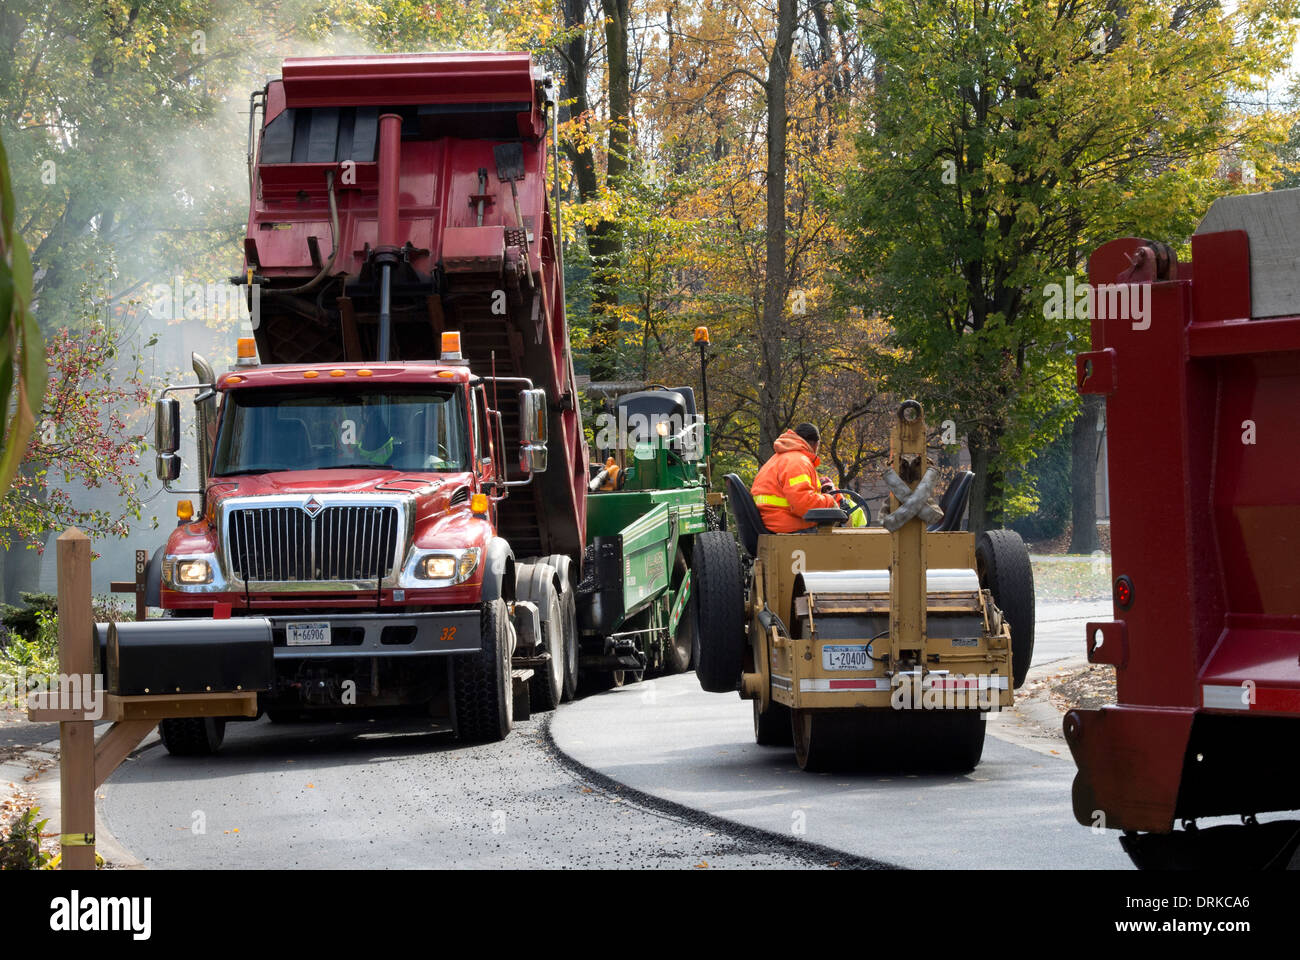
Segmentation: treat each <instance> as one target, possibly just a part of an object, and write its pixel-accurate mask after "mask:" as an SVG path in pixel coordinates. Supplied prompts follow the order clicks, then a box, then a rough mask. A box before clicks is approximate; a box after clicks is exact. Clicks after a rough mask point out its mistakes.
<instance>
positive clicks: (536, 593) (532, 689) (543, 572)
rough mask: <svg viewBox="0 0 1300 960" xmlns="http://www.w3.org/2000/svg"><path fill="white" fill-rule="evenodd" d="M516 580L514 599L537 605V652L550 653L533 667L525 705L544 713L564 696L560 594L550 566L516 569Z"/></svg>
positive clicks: (551, 708)
mask: <svg viewBox="0 0 1300 960" xmlns="http://www.w3.org/2000/svg"><path fill="white" fill-rule="evenodd" d="M518 569H519V576H518V579H517V580H516V581H515V599H516V600H531V601H532V602H533V603H535V604H537V617H538V620H539V621H540V622H541V628H542V637H541V644H540V647H541V649H539V650H538V651H536V652H537V653H543V652H544V653H549V654H550V655H551V658H550V660H548V661H547V662H546V664H545V665H544V666H541V667H534V668H533V676H532V679H531V680H529V681H528V703H529V707H530V709H531V711H532V712H533V713H544V712H545V711H547V710H554V709H555V708H556V707H558V706H559V705H560V700H561V698H562V697H563V696H564V673H565V662H566V659H567V656H566V652H565V649H564V646H565V644H564V634H565V630H564V626H565V625H564V609H563V607H562V606H561V604H560V595H559V594H558V593H557V592H556V590H555V576H556V574H555V568H554V567H552V566H551V565H550V564H549V563H528V564H521V565H520V566H519V568H518Z"/></svg>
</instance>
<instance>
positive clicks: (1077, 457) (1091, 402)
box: [1070, 394, 1102, 553]
mask: <svg viewBox="0 0 1300 960" xmlns="http://www.w3.org/2000/svg"><path fill="white" fill-rule="evenodd" d="M1101 411H1102V398H1101V397H1099V396H1097V395H1095V394H1086V395H1085V396H1084V397H1083V406H1082V407H1081V408H1080V410H1079V415H1078V416H1077V417H1075V418H1074V428H1073V433H1072V435H1071V437H1070V507H1071V509H1070V515H1071V517H1072V518H1073V521H1074V523H1073V528H1072V530H1071V533H1070V553H1092V552H1093V551H1094V550H1099V549H1100V548H1101V543H1100V541H1099V540H1098V538H1097V448H1098V440H1099V438H1100V433H1099V432H1098V430H1097V427H1098V425H1099V423H1100V422H1101Z"/></svg>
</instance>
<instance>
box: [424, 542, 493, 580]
mask: <svg viewBox="0 0 1300 960" xmlns="http://www.w3.org/2000/svg"><path fill="white" fill-rule="evenodd" d="M478 557H479V548H478V547H470V548H469V549H468V550H458V551H456V552H455V553H431V554H429V555H428V556H426V557H421V558H420V559H419V560H418V561H417V562H416V564H415V576H416V577H417V578H418V579H420V580H450V581H452V582H453V583H460V582H461V581H462V580H464V579H466V578H467V577H468V576H469V575H470V574H471V573H473V572H474V568H475V567H477V566H478Z"/></svg>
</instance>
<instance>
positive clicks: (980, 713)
mask: <svg viewBox="0 0 1300 960" xmlns="http://www.w3.org/2000/svg"><path fill="white" fill-rule="evenodd" d="M925 437H926V431H925V417H924V412H923V410H922V409H921V405H920V404H919V403H917V402H916V401H912V400H909V401H906V402H905V403H903V404H901V405H900V407H899V410H898V415H897V420H896V422H895V423H894V425H893V427H892V430H891V437H890V451H891V452H890V467H889V468H888V469H887V470H886V472H885V481H886V483H887V484H888V486H889V490H890V496H889V503H888V506H889V510H888V512H887V513H886V514H885V515H884V516H883V518H882V521H881V524H880V525H879V526H866V527H852V526H848V525H847V516H846V514H845V512H844V511H842V510H838V509H818V510H812V511H809V512H808V513H807V514H806V515H805V519H807V520H810V521H813V522H815V523H816V524H817V526H816V528H815V530H813V531H812V532H809V533H800V534H774V533H771V532H770V531H768V530H767V529H766V528H765V527H764V525H763V522H762V519H761V517H760V514H759V511H758V509H757V507H756V506H755V504H754V500H753V497H752V496H751V495H750V492H749V490H748V488H747V487H746V485H745V484H744V483H743V482H742V481H741V480H740V478H739V477H737V476H736V475H735V474H731V475H729V476H728V477H727V497H728V500H729V503H730V507H731V512H732V515H733V517H734V518H735V527H736V532H737V534H738V538H739V540H740V546H741V548H742V550H743V553H744V557H743V559H744V561H745V562H744V567H743V569H744V570H745V571H746V573H745V575H744V576H743V578H732V582H731V583H724V582H718V583H704V582H702V583H700V584H699V585H698V594H699V601H700V608H699V609H700V613H699V617H700V624H699V626H700V637H699V650H698V655H697V658H696V659H697V663H696V673H697V676H698V678H699V681H700V685H701V686H702V687H703V688H704V689H705V690H707V691H709V692H714V693H724V692H727V693H733V692H739V694H740V696H741V697H742V698H743V699H746V700H751V701H753V705H754V734H755V737H756V739H757V741H758V742H759V743H760V744H763V745H771V746H793V747H794V752H795V757H796V759H797V761H798V763H799V766H800V767H801V768H803V769H805V770H812V771H820V770H832V769H836V770H838V769H845V768H871V769H897V768H907V769H929V770H943V771H967V770H970V769H972V768H974V767H975V766H976V765H977V764H978V763H979V761H980V756H981V755H982V753H983V749H984V724H985V718H986V717H987V715H988V714H989V712H990V711H994V710H1000V709H1002V708H1003V707H1007V706H1010V705H1011V703H1012V701H1013V697H1014V692H1013V691H1014V690H1015V688H1017V687H1019V686H1020V685H1021V684H1022V683H1023V682H1024V679H1025V674H1026V672H1027V671H1028V669H1029V664H1030V660H1031V659H1032V656H1033V646H1034V581H1033V572H1032V570H1031V568H1030V564H1029V553H1028V551H1027V550H1026V548H1025V545H1024V543H1023V542H1022V541H1021V539H1020V537H1019V535H1018V534H1016V533H1014V532H1012V531H1009V530H992V531H986V532H984V533H981V534H979V535H978V536H976V535H975V534H973V533H970V532H967V531H965V530H963V529H961V526H962V523H961V517H962V515H963V513H964V512H965V507H966V500H967V499H968V497H969V490H970V484H971V481H972V479H973V474H970V473H969V472H960V473H958V475H957V476H956V478H955V479H954V480H953V481H952V482H951V483H950V485H949V486H948V488H947V491H946V492H945V493H944V495H943V496H942V498H940V499H939V500H938V501H936V500H935V498H934V487H935V484H936V481H937V479H938V470H937V468H936V467H935V466H934V465H933V464H931V463H930V462H929V460H928V458H927V454H926V440H925ZM837 492H839V493H843V494H845V495H846V496H847V497H848V498H849V499H850V500H852V501H854V502H855V503H858V504H859V505H861V506H863V507H864V509H865V507H866V504H865V502H864V501H862V500H861V498H860V497H859V496H858V495H857V494H855V493H852V492H849V491H837ZM712 546H714V547H716V548H720V544H719V545H712ZM733 549H734V548H733Z"/></svg>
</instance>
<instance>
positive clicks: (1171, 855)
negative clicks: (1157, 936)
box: [1064, 190, 1300, 867]
mask: <svg viewBox="0 0 1300 960" xmlns="http://www.w3.org/2000/svg"><path fill="white" fill-rule="evenodd" d="M1191 247H1192V260H1191V263H1179V262H1178V261H1177V259H1176V257H1174V255H1173V254H1172V252H1171V251H1170V249H1169V248H1168V247H1166V246H1165V245H1163V244H1160V243H1152V242H1149V241H1146V240H1138V239H1132V238H1130V239H1124V240H1116V241H1113V242H1111V243H1108V244H1106V245H1105V246H1103V247H1101V248H1100V249H1098V250H1097V251H1096V252H1095V253H1094V254H1093V256H1092V259H1091V261H1090V263H1089V274H1090V282H1091V286H1092V292H1093V294H1094V303H1095V304H1096V306H1095V307H1094V310H1093V313H1092V350H1091V351H1089V352H1086V353H1082V354H1080V355H1079V356H1078V358H1077V362H1078V368H1077V376H1078V387H1079V390H1080V391H1081V392H1083V393H1091V394H1099V395H1101V396H1104V397H1105V398H1106V426H1107V453H1108V461H1109V471H1110V476H1109V479H1110V490H1111V545H1112V556H1113V573H1114V575H1115V581H1114V610H1115V616H1114V619H1113V620H1109V621H1106V622H1100V623H1089V624H1088V625H1087V649H1088V659H1089V660H1091V661H1092V662H1093V663H1105V664H1111V665H1112V666H1114V667H1115V671H1116V678H1117V700H1118V702H1117V704H1116V705H1114V706H1108V707H1103V708H1101V709H1099V710H1073V711H1070V712H1069V713H1068V714H1067V715H1066V717H1065V721H1064V725H1065V735H1066V737H1067V740H1068V742H1069V745H1070V750H1071V752H1072V753H1073V755H1074V759H1075V762H1076V763H1077V765H1078V774H1077V776H1076V778H1075V781H1074V790H1073V802H1074V813H1075V817H1076V819H1078V821H1079V822H1080V823H1083V824H1087V825H1089V826H1091V827H1094V828H1096V829H1102V828H1109V829H1116V830H1120V831H1123V836H1122V843H1123V845H1124V848H1125V850H1126V851H1127V852H1128V853H1129V855H1130V856H1131V857H1132V859H1133V860H1134V861H1135V862H1136V863H1137V864H1138V865H1139V866H1143V867H1183V866H1211V865H1217V864H1222V865H1229V866H1237V867H1264V866H1269V865H1272V866H1284V865H1286V864H1287V863H1288V862H1290V861H1291V858H1292V857H1293V856H1295V851H1296V847H1297V844H1298V843H1300V821H1298V820H1295V819H1290V818H1288V817H1287V816H1285V815H1283V814H1282V813H1280V812H1282V811H1293V810H1296V809H1297V808H1300V765H1297V764H1296V762H1295V745H1296V743H1297V742H1300V562H1298V559H1297V558H1298V556H1300V479H1297V472H1296V463H1297V459H1296V454H1297V451H1298V450H1300V277H1298V276H1297V273H1296V266H1295V265H1296V262H1297V259H1298V258H1300V190H1288V191H1278V192H1274V193H1264V194H1255V195H1250V196H1234V197H1227V198H1224V199H1221V200H1219V201H1217V202H1216V203H1215V204H1214V205H1213V206H1212V207H1211V208H1210V211H1209V213H1208V214H1207V215H1206V217H1205V219H1204V221H1203V222H1202V223H1201V225H1200V227H1199V229H1198V230H1197V233H1196V235H1195V236H1193V238H1192V243H1191ZM1098 314H1101V315H1100V316H1099V315H1098ZM1263 814H1270V816H1258V815H1263ZM1225 816H1227V817H1231V818H1233V819H1232V820H1231V821H1226V822H1225V821H1221V820H1215V819H1213V818H1219V817H1225ZM1198 821H1199V822H1198Z"/></svg>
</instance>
